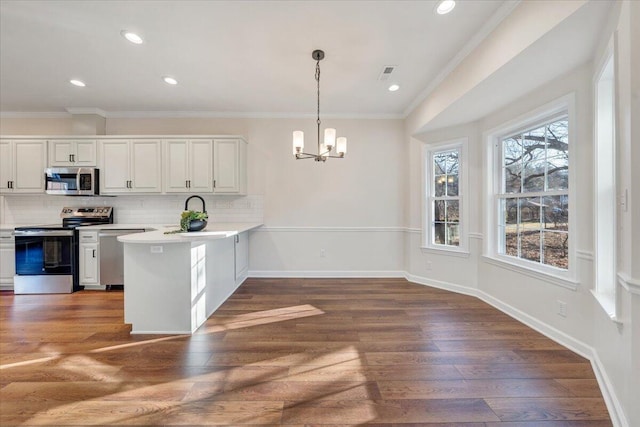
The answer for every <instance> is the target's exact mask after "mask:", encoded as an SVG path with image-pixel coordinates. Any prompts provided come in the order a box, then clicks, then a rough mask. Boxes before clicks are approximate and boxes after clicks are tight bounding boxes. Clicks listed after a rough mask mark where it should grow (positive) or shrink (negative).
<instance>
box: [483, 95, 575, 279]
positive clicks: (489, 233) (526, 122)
mask: <svg viewBox="0 0 640 427" xmlns="http://www.w3.org/2000/svg"><path fill="white" fill-rule="evenodd" d="M562 116H566V117H567V120H568V124H569V128H568V139H569V147H570V148H569V171H568V172H569V189H568V192H567V197H568V210H569V218H568V221H569V222H568V224H569V225H568V229H569V236H568V241H567V255H568V263H569V267H568V269H562V268H558V267H554V266H550V265H546V264H542V263H539V262H536V261H529V260H526V259H522V258H518V257H514V256H509V255H506V254H503V253H500V244H501V242H502V235H501V233H500V230H501V229H500V218H501V211H500V201H501V200H502V197H501V196H502V195H503V193H502V191H503V190H502V179H503V175H502V174H503V157H502V145H501V142H502V140H503V139H504V138H507V137H509V136H512V135H514V134H516V133H518V132H521V133H523V132H526V131H527V130H528V129H534V128H536V127H540V126H542V125H544V124H548V123H550V122H552V121H553V120H554V119H558V118H560V117H562ZM576 128H577V124H576V114H575V95H574V94H573V93H572V94H569V95H565V96H563V97H561V98H559V99H557V100H555V101H552V102H550V103H548V104H545V105H543V106H541V107H539V108H536V109H534V110H532V111H530V112H529V113H525V114H523V115H520V116H518V117H516V118H514V119H512V120H510V121H508V122H506V123H503V124H502V125H499V126H497V127H495V128H493V129H491V130H489V131H487V132H485V134H484V138H483V139H484V140H485V143H486V156H485V171H486V173H485V213H486V218H485V224H484V231H485V232H484V235H485V243H484V248H483V249H484V254H483V257H484V259H485V260H486V261H489V262H490V263H493V264H497V265H499V266H502V267H505V268H507V269H511V270H515V271H518V272H522V273H524V274H527V275H530V276H533V277H536V278H539V279H542V280H545V281H547V282H549V283H553V284H557V285H559V286H563V287H566V288H569V289H573V290H575V289H576V288H577V285H578V284H579V283H578V281H577V280H576V271H577V268H576V248H575V235H576V225H577V224H576V212H575V206H576V196H575V194H576V193H575V190H576V185H575V175H576V171H575V168H576V166H575V165H576V159H575V152H576V149H575V147H576V145H577V143H576V141H577V138H576ZM541 193H544V192H541ZM520 194H523V195H527V193H520ZM534 194H538V192H536V193H532V194H531V196H532V197H534ZM550 195H552V194H550Z"/></svg>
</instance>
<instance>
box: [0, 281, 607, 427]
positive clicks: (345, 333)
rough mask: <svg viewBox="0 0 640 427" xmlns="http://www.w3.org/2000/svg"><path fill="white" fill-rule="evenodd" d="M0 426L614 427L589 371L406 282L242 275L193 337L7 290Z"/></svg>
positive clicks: (89, 301)
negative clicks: (139, 328) (136, 328)
mask: <svg viewBox="0 0 640 427" xmlns="http://www.w3.org/2000/svg"><path fill="white" fill-rule="evenodd" d="M0 306H1V309H2V312H1V313H0V321H1V325H0V332H1V334H0V341H1V343H0V353H1V354H0V364H1V369H0V387H1V388H0V425H3V426H4V425H15V424H20V425H27V424H28V425H87V424H93V425H113V424H129V425H131V424H152V425H157V424H165V425H166V424H175V425H234V426H239V425H248V424H253V425H256V424H257V425H291V426H304V425H384V426H394V425H405V426H407V425H424V426H445V425H446V426H466V427H479V426H484V427H516V426H518V427H559V426H562V427H578V426H589V427H596V426H597V427H600V426H611V422H610V420H609V417H608V414H607V409H606V407H605V403H604V401H603V399H602V396H601V394H600V391H599V389H598V386H597V383H596V380H595V377H594V374H593V371H592V369H591V366H590V364H589V362H588V361H587V360H585V359H583V358H582V357H580V356H578V355H576V354H574V353H572V352H571V351H569V350H567V349H565V348H563V347H562V346H560V345H558V344H556V343H554V342H553V341H551V340H549V339H547V338H545V337H544V336H542V335H541V334H539V333H537V332H536V331H534V330H532V329H530V328H528V327H526V326H524V325H522V324H521V323H519V322H517V321H515V320H513V319H512V318H510V317H509V316H507V315H505V314H503V313H501V312H500V311H498V310H496V309H494V308H492V307H490V306H489V305H487V304H485V303H483V302H482V301H480V300H478V299H475V298H472V297H468V296H463V295H457V294H453V293H450V292H446V291H442V290H438V289H432V288H428V287H424V286H421V285H416V284H411V283H408V282H406V281H405V280H402V279H385V280H383V279H349V280H336V279H305V280H301V279H249V280H247V282H245V284H244V285H243V286H242V287H241V288H240V289H239V290H238V291H237V292H236V293H235V294H234V295H233V296H232V297H231V298H230V299H229V300H228V301H227V302H226V303H225V304H224V305H223V306H222V307H221V309H220V310H218V311H217V312H216V314H215V315H214V316H212V317H211V318H210V319H209V320H208V321H207V323H206V324H205V325H203V327H202V328H200V330H198V332H197V333H196V334H194V335H193V336H184V335H182V336H157V335H144V336H141V335H134V336H131V335H129V328H128V327H127V326H125V325H123V293H122V292H106V293H105V292H97V291H82V292H77V293H75V294H71V295H21V296H14V295H13V294H12V293H10V292H5V293H3V294H2V296H1V297H0Z"/></svg>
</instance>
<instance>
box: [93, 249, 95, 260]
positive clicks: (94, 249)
mask: <svg viewBox="0 0 640 427" xmlns="http://www.w3.org/2000/svg"><path fill="white" fill-rule="evenodd" d="M93 257H94V258H95V257H96V250H95V249H94V250H93Z"/></svg>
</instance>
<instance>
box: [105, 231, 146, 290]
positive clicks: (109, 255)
mask: <svg viewBox="0 0 640 427" xmlns="http://www.w3.org/2000/svg"><path fill="white" fill-rule="evenodd" d="M144 231H145V230H144V229H113V228H112V229H103V230H100V233H99V234H98V237H99V239H100V246H99V247H100V284H101V285H103V286H106V288H107V290H109V289H113V287H114V286H123V285H124V245H123V243H122V242H118V236H124V235H126V234H133V233H144Z"/></svg>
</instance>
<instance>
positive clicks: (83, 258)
mask: <svg viewBox="0 0 640 427" xmlns="http://www.w3.org/2000/svg"><path fill="white" fill-rule="evenodd" d="M99 251H100V245H99V244H98V232H97V231H81V232H80V251H79V252H80V260H79V262H80V286H86V287H89V288H91V287H94V288H95V287H98V286H99V285H100V270H99V268H100V262H99V260H100V252H99Z"/></svg>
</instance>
